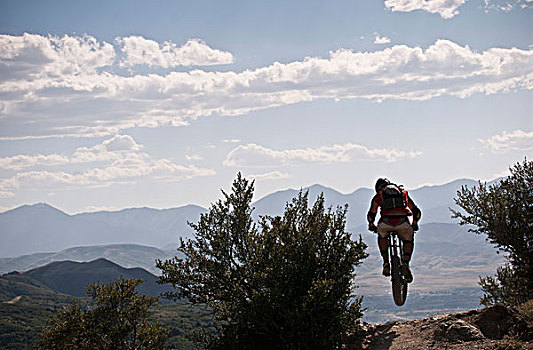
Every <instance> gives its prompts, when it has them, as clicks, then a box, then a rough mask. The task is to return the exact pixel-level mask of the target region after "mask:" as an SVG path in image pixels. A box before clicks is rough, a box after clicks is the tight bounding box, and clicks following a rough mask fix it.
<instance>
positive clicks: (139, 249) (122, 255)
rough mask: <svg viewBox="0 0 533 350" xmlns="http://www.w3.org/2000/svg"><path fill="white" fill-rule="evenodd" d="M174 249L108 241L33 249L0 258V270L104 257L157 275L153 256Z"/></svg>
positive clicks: (163, 256)
mask: <svg viewBox="0 0 533 350" xmlns="http://www.w3.org/2000/svg"><path fill="white" fill-rule="evenodd" d="M177 254H178V252H177V251H176V250H175V249H172V250H161V249H158V248H155V247H147V246H142V245H138V244H112V245H98V246H85V247H74V248H69V249H65V250H61V251H59V252H56V253H35V254H28V255H22V256H18V257H14V258H0V274H4V273H7V272H12V271H19V272H22V271H26V270H30V269H34V268H37V267H40V266H43V265H46V264H48V263H51V262H53V261H64V260H70V261H77V262H87V261H92V260H96V259H99V258H105V259H107V260H109V261H112V262H114V263H116V264H118V265H120V266H123V267H126V268H130V267H142V268H144V269H146V270H148V271H149V272H151V273H153V274H156V275H158V274H159V272H160V270H159V269H157V268H156V267H155V260H156V259H161V260H165V259H168V258H171V257H174V256H175V255H177Z"/></svg>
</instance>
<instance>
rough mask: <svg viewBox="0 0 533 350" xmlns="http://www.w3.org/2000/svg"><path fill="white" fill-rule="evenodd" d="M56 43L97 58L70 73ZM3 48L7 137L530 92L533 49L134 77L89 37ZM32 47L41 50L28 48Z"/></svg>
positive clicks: (340, 53)
mask: <svg viewBox="0 0 533 350" xmlns="http://www.w3.org/2000/svg"><path fill="white" fill-rule="evenodd" d="M89 38H90V37H89ZM30 39H31V40H30ZM71 39H72V40H71ZM58 40H59V41H61V40H64V41H66V42H67V41H68V42H73V43H74V44H71V45H74V47H78V51H79V52H80V55H83V54H84V53H85V52H86V51H87V50H86V49H85V47H86V46H88V47H91V48H92V50H94V51H95V52H93V51H91V50H89V52H91V54H88V55H89V56H90V55H92V56H94V58H93V59H92V60H88V59H87V58H85V59H82V58H79V59H78V60H76V59H74V58H72V59H71V60H70V61H72V62H76V63H75V64H74V63H72V64H71V67H72V68H71V69H63V68H62V67H63V65H62V62H63V61H65V60H64V59H62V57H65V56H68V57H70V56H72V55H73V53H69V54H67V53H62V51H61V50H65V49H64V48H60V47H53V45H52V41H58ZM15 43H16V45H15ZM36 43H38V45H37V44H36ZM76 45H78V46H76ZM4 46H5V47H7V49H6V50H2V51H0V70H2V71H6V73H5V74H2V75H0V93H1V94H0V118H2V120H3V121H4V122H6V123H8V125H10V128H9V129H7V128H0V139H26V138H30V137H37V138H40V137H49V136H52V135H53V136H68V135H70V136H77V137H102V136H106V135H115V134H118V133H120V130H124V129H127V128H133V127H158V126H163V125H173V126H184V125H187V124H188V123H189V122H190V121H192V120H194V119H196V118H198V117H201V116H204V117H205V116H211V115H215V114H216V115H223V116H235V115H242V114H246V113H248V112H250V111H254V110H260V109H267V108H273V107H279V106H284V105H287V104H293V103H298V102H306V101H313V100H317V99H338V100H342V99H352V98H365V99H372V100H375V101H381V100H384V99H403V100H427V99H431V98H434V97H438V96H443V95H451V96H459V97H461V98H464V97H468V96H470V95H472V94H475V93H485V94H495V93H500V92H507V91H509V90H511V89H532V88H533V51H532V50H521V49H516V48H512V49H500V48H492V49H488V50H486V51H482V52H476V51H472V50H471V49H470V48H469V47H468V46H460V45H458V44H456V43H454V42H452V41H449V40H438V41H436V42H435V43H434V44H433V45H431V46H429V47H428V48H427V49H423V48H420V47H409V46H406V45H394V46H392V47H388V48H385V49H383V50H379V51H375V52H354V51H350V50H344V49H340V50H337V51H334V52H331V53H330V56H329V57H328V58H320V57H308V58H305V59H303V60H301V61H295V62H291V63H286V64H282V63H277V62H276V63H273V64H272V65H270V66H266V67H262V68H258V69H254V70H245V71H242V72H233V71H225V72H218V71H213V72H207V71H203V70H198V69H195V70H191V71H188V72H170V73H168V74H165V75H159V74H135V72H134V71H133V72H132V75H131V76H121V75H118V74H116V73H113V71H112V70H111V69H108V67H107V65H109V64H110V62H111V61H112V59H113V57H114V52H113V47H112V46H111V45H109V44H106V43H101V44H100V43H98V42H96V41H95V40H94V39H88V38H87V37H86V38H69V37H65V38H63V39H57V38H47V37H40V36H38V35H33V36H32V35H28V34H26V35H25V36H23V37H13V36H8V35H3V36H0V47H4ZM50 47H53V49H52V48H50ZM32 50H33V51H35V52H36V53H35V52H34V53H33V54H29V53H28V52H31V51H32ZM109 50H111V51H109ZM49 51H50V52H49ZM74 51H76V50H74ZM97 52H99V54H97ZM69 55H70V56H69ZM43 57H44V58H43ZM52 68H53V69H52Z"/></svg>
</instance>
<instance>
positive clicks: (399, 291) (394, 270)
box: [391, 255, 408, 306]
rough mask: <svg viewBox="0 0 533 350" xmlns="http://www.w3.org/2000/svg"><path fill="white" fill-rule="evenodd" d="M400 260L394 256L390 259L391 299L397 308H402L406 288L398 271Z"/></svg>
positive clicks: (405, 297) (405, 296)
mask: <svg viewBox="0 0 533 350" xmlns="http://www.w3.org/2000/svg"><path fill="white" fill-rule="evenodd" d="M400 268H401V266H400V258H399V257H398V256H396V255H394V256H392V257H391V277H392V278H391V279H392V297H393V299H394V303H395V304H396V305H398V306H402V305H403V304H404V303H405V300H406V299H407V286H408V284H407V283H405V281H404V279H403V277H402V274H401V271H400Z"/></svg>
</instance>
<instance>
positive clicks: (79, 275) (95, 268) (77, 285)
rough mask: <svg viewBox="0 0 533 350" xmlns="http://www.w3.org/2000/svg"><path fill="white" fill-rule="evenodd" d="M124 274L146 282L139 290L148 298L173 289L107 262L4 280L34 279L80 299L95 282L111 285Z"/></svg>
mask: <svg viewBox="0 0 533 350" xmlns="http://www.w3.org/2000/svg"><path fill="white" fill-rule="evenodd" d="M121 275H122V276H124V278H125V279H129V278H142V279H143V281H144V282H143V283H142V284H141V285H140V286H139V287H138V291H139V292H140V293H143V294H145V295H149V296H159V295H160V294H161V293H164V292H165V291H168V290H170V286H167V285H159V284H156V283H155V282H156V280H157V279H158V278H157V277H156V276H155V275H153V274H151V273H150V272H148V271H146V270H144V269H142V268H139V267H136V268H131V269H126V268H123V267H122V266H119V265H117V264H115V263H113V262H111V261H109V260H106V259H97V260H93V261H91V262H82V263H79V262H74V261H56V262H52V263H49V264H47V265H44V266H42V267H39V268H36V269H33V270H29V271H26V272H22V273H18V272H13V273H9V274H6V275H3V276H2V278H4V279H6V280H16V281H24V279H25V280H26V281H31V280H34V281H37V282H38V283H40V284H42V285H43V286H46V287H47V288H49V289H51V290H53V291H55V292H58V293H63V294H68V295H73V296H78V297H80V296H85V291H86V286H87V285H89V284H92V283H95V282H100V283H109V282H111V281H113V280H115V279H117V278H118V277H120V276H121Z"/></svg>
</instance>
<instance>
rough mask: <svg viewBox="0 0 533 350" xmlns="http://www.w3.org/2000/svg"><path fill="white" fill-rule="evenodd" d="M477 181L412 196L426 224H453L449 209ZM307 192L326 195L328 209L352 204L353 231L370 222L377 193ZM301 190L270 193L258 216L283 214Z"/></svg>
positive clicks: (427, 189)
mask: <svg viewBox="0 0 533 350" xmlns="http://www.w3.org/2000/svg"><path fill="white" fill-rule="evenodd" d="M475 185H477V181H474V180H469V179H460V180H456V181H453V182H449V183H447V184H444V185H437V186H424V187H421V188H418V189H415V190H410V191H409V195H410V196H411V198H412V199H413V201H415V203H416V204H417V205H418V206H419V207H420V208H421V209H422V222H424V223H433V222H439V223H453V222H454V221H453V220H452V219H451V212H450V210H449V208H455V207H456V205H455V203H454V201H453V198H454V197H455V196H456V194H457V191H458V190H459V189H461V186H468V187H473V186H475ZM302 190H303V191H304V192H305V191H309V200H310V202H311V203H312V202H314V201H315V200H316V198H317V197H318V195H319V194H320V193H324V198H325V199H326V206H328V207H329V206H332V207H336V206H338V205H340V206H344V205H345V204H348V214H347V223H346V226H347V228H348V229H350V230H353V229H354V228H355V227H357V226H359V225H361V224H365V223H366V213H367V212H368V208H369V206H370V200H371V199H372V197H373V196H374V194H375V192H374V190H372V189H369V188H360V189H357V190H355V191H354V192H352V193H348V194H342V193H340V192H338V191H336V190H334V189H332V188H329V187H324V186H322V185H313V186H310V187H304V188H303V189H302ZM299 191H300V190H295V189H288V190H284V191H278V192H275V193H272V194H269V195H267V196H265V197H263V198H261V199H260V200H258V201H257V202H255V203H254V204H253V205H254V207H255V208H256V210H255V213H254V215H255V216H256V217H258V216H259V215H265V214H268V215H281V214H283V210H284V208H285V203H287V202H288V201H290V200H291V199H292V198H294V197H296V196H297V195H298V192H299Z"/></svg>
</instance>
